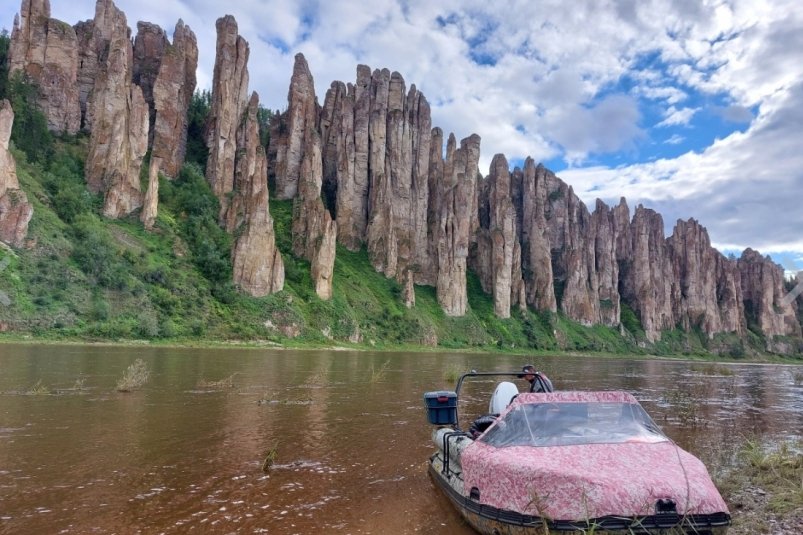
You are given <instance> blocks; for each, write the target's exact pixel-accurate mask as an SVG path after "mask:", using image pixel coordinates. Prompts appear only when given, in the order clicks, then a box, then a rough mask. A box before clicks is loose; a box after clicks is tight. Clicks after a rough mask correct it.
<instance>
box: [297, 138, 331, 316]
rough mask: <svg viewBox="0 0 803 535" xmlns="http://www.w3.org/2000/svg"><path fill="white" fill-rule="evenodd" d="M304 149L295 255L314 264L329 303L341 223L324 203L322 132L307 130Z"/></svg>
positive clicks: (315, 276) (317, 284) (315, 278)
mask: <svg viewBox="0 0 803 535" xmlns="http://www.w3.org/2000/svg"><path fill="white" fill-rule="evenodd" d="M302 146H303V147H304V154H303V159H302V161H301V168H300V174H299V178H300V180H299V182H298V183H297V195H296V197H295V199H294V200H293V254H294V255H296V256H299V257H302V258H306V259H307V260H309V261H310V264H311V266H310V269H311V272H312V280H313V281H314V282H315V292H316V293H317V294H318V297H320V298H321V299H324V300H326V299H330V298H331V297H332V274H333V273H334V267H335V241H336V239H337V223H336V222H335V221H334V220H333V219H332V216H331V214H330V213H329V210H327V209H326V207H325V206H324V205H323V201H322V200H321V186H322V185H323V164H322V160H321V141H320V138H319V135H318V132H316V131H315V130H314V129H313V128H307V130H306V136H305V139H304V140H303V143H302Z"/></svg>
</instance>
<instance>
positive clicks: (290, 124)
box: [269, 54, 318, 199]
mask: <svg viewBox="0 0 803 535" xmlns="http://www.w3.org/2000/svg"><path fill="white" fill-rule="evenodd" d="M287 104H288V107H287V112H285V113H284V114H282V116H281V117H280V118H278V121H277V124H278V126H277V127H276V128H274V129H273V131H272V132H271V139H270V143H271V148H270V149H269V153H270V154H271V155H275V161H276V165H275V169H274V172H273V175H274V182H275V185H276V190H275V191H276V198H277V199H292V198H294V197H295V196H296V193H297V192H298V182H299V173H300V171H301V161H302V159H303V158H304V150H305V147H304V142H305V139H306V137H307V130H317V122H318V103H317V100H316V98H315V83H314V81H313V79H312V73H311V72H310V70H309V65H307V60H306V59H305V58H304V55H303V54H296V56H295V63H294V65H293V76H292V78H291V79H290V89H289V91H288V93H287Z"/></svg>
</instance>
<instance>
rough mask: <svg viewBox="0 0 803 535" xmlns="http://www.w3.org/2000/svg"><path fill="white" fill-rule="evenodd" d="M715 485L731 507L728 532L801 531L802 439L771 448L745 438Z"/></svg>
mask: <svg viewBox="0 0 803 535" xmlns="http://www.w3.org/2000/svg"><path fill="white" fill-rule="evenodd" d="M717 487H718V488H719V489H720V492H721V493H722V496H723V498H725V501H726V502H727V503H728V506H729V507H730V509H731V515H732V518H733V526H732V527H731V529H730V531H729V532H728V535H756V534H768V535H769V534H771V535H799V534H800V533H803V440H798V441H797V442H785V443H782V444H780V445H778V446H776V447H773V448H772V449H770V450H767V449H765V447H762V445H761V444H760V443H759V442H756V441H748V442H747V443H746V444H745V445H744V447H743V448H742V450H741V451H740V452H739V454H738V456H737V459H736V463H735V465H734V466H732V467H729V468H728V469H727V471H726V474H725V475H724V476H723V477H721V478H718V480H717Z"/></svg>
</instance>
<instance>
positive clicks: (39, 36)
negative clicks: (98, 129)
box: [9, 0, 81, 134]
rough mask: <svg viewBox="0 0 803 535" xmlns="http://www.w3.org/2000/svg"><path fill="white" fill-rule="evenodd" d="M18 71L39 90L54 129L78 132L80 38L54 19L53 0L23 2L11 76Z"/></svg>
mask: <svg viewBox="0 0 803 535" xmlns="http://www.w3.org/2000/svg"><path fill="white" fill-rule="evenodd" d="M16 72H22V73H24V74H25V75H26V76H27V77H28V78H29V79H30V80H32V81H33V82H34V83H36V85H37V86H38V87H39V106H40V108H41V109H42V111H43V112H44V114H45V117H46V118H47V125H48V128H49V129H50V130H52V131H54V132H67V133H69V134H74V133H76V132H77V131H78V129H79V128H80V126H81V111H80V105H79V92H78V86H77V85H76V81H77V75H78V38H77V36H76V33H75V30H74V29H73V28H72V27H71V26H70V25H69V24H66V23H64V22H61V21H60V20H56V19H53V18H51V17H50V2H49V0H23V1H22V6H21V8H20V13H19V15H18V16H17V17H15V18H14V28H13V30H12V32H11V43H10V46H9V75H13V74H14V73H16Z"/></svg>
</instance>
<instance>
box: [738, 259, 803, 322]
mask: <svg viewBox="0 0 803 535" xmlns="http://www.w3.org/2000/svg"><path fill="white" fill-rule="evenodd" d="M738 266H739V272H740V276H741V283H742V298H743V299H744V309H745V316H746V319H747V323H748V326H753V327H757V328H758V329H760V330H761V332H762V333H763V334H764V336H766V337H768V338H771V337H774V336H795V337H800V335H801V331H800V323H799V322H798V320H797V317H796V315H795V310H794V307H793V306H792V305H791V304H784V303H783V302H782V301H783V297H784V295H786V291H785V290H784V285H783V281H784V279H783V277H784V272H783V268H782V267H781V266H779V265H778V264H775V263H774V262H773V261H772V260H771V259H770V258H769V257H762V256H761V255H760V254H759V253H758V252H756V251H754V250H752V249H745V251H744V252H743V253H742V256H741V258H739V261H738Z"/></svg>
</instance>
